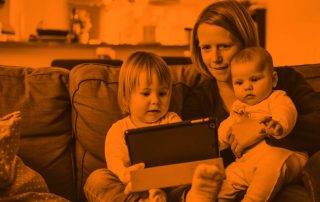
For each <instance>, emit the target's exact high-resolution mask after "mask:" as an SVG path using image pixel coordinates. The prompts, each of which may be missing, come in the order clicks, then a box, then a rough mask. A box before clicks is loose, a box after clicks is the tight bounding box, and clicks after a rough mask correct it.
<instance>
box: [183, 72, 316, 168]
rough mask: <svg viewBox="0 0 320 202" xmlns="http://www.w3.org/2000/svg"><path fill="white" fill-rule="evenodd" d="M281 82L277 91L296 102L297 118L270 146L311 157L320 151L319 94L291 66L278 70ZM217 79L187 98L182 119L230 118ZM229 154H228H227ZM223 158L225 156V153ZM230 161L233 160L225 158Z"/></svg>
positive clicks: (194, 91) (269, 141)
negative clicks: (286, 134) (283, 136)
mask: <svg viewBox="0 0 320 202" xmlns="http://www.w3.org/2000/svg"><path fill="white" fill-rule="evenodd" d="M275 70H276V71H277V73H278V77H279V81H278V84H277V86H276V88H275V89H280V90H284V91H286V92H287V94H288V96H289V97H290V98H291V99H292V100H293V102H294V104H295V106H296V108H297V111H298V119H297V123H296V125H295V127H294V129H293V130H292V132H291V133H290V134H289V135H288V136H286V137H285V138H283V139H280V140H278V139H275V138H269V139H267V142H268V143H269V144H270V145H274V146H277V147H283V148H287V149H290V150H296V151H307V152H308V153H309V154H310V155H311V154H313V153H314V152H316V151H318V150H320V93H317V92H315V91H314V90H313V88H312V87H311V86H310V85H309V84H308V83H307V81H306V80H305V79H304V78H303V76H302V75H301V74H300V73H298V72H296V71H295V70H293V69H292V68H289V67H281V68H275ZM228 115H229V114H228V112H227V111H226V110H225V109H224V107H223V103H222V99H221V97H220V95H219V91H218V87H217V84H216V81H215V79H214V78H210V79H207V80H205V81H204V82H203V83H202V84H201V85H199V86H198V87H197V88H195V89H193V91H192V92H191V93H190V94H189V96H188V97H187V98H186V101H185V104H184V109H183V113H182V118H183V119H195V118H202V117H209V116H213V117H216V118H217V119H218V122H219V123H220V122H221V121H222V120H224V119H225V118H227V117H228ZM227 153H229V154H231V153H230V151H229V152H227ZM222 156H223V157H225V156H224V155H223V154H222ZM226 158H227V159H225V160H227V161H228V162H225V163H227V164H228V163H230V162H229V161H232V160H234V159H228V158H234V157H226Z"/></svg>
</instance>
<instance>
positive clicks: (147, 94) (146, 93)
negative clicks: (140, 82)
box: [140, 92, 150, 97]
mask: <svg viewBox="0 0 320 202" xmlns="http://www.w3.org/2000/svg"><path fill="white" fill-rule="evenodd" d="M140 94H141V95H143V96H145V97H147V96H149V95H150V93H149V92H141V93H140Z"/></svg>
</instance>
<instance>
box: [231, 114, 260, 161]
mask: <svg viewBox="0 0 320 202" xmlns="http://www.w3.org/2000/svg"><path fill="white" fill-rule="evenodd" d="M264 128H265V126H264V125H263V124H262V123H261V121H258V120H254V119H243V121H241V122H239V123H236V124H233V125H232V127H231V132H230V135H229V143H230V145H231V150H232V152H233V153H234V155H235V156H236V157H237V158H240V157H241V156H242V153H243V151H244V150H246V149H247V148H248V147H250V146H252V145H254V144H256V143H258V142H260V141H261V140H263V139H264V138H265V137H266V134H265V129H264Z"/></svg>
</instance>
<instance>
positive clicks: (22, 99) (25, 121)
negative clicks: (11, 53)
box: [0, 66, 75, 199]
mask: <svg viewBox="0 0 320 202" xmlns="http://www.w3.org/2000/svg"><path fill="white" fill-rule="evenodd" d="M68 80H69V71H67V70H65V69H60V68H37V69H32V68H26V67H8V66H0V116H3V115H6V114H8V113H11V112H13V111H17V110H19V111H21V114H22V120H21V145H20V150H19V156H20V157H21V158H22V160H23V161H24V163H25V164H26V165H28V166H30V167H31V168H32V169H34V170H36V171H38V172H39V173H40V174H41V175H42V176H43V177H44V178H45V180H46V182H47V184H48V186H49V189H50V191H51V192H53V193H56V194H58V195H61V196H63V197H66V198H68V199H73V198H74V194H75V188H74V187H75V185H74V182H75V178H74V165H73V164H74V163H73V152H72V128H71V107H70V99H69V92H68Z"/></svg>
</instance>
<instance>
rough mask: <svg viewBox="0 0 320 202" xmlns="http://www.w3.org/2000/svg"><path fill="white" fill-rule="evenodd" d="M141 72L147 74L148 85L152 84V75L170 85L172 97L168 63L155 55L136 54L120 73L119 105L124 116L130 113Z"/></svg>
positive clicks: (149, 53) (139, 52) (148, 53)
mask: <svg viewBox="0 0 320 202" xmlns="http://www.w3.org/2000/svg"><path fill="white" fill-rule="evenodd" d="M141 72H146V73H147V82H148V83H151V82H152V75H153V74H156V76H157V78H158V79H159V82H160V83H162V84H165V85H168V88H169V96H170V95H171V90H172V81H171V74H170V71H169V68H168V66H167V63H166V62H165V61H164V60H163V59H162V58H161V57H160V56H158V55H156V54H154V53H151V52H144V51H137V52H134V53H132V54H131V55H129V57H128V59H127V60H126V61H125V62H124V63H123V64H122V66H121V69H120V73H119V88H118V104H119V107H120V109H121V110H122V112H123V113H124V114H129V113H130V109H129V102H130V97H131V94H132V92H133V91H134V90H135V88H136V87H137V86H138V85H139V80H140V79H139V78H140V74H141Z"/></svg>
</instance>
